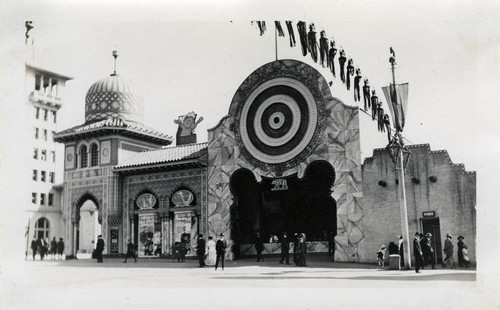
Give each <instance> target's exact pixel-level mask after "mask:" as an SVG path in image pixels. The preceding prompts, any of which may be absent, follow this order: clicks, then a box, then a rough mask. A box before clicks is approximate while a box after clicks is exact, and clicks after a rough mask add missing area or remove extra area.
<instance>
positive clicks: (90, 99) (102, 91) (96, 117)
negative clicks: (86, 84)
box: [85, 74, 143, 123]
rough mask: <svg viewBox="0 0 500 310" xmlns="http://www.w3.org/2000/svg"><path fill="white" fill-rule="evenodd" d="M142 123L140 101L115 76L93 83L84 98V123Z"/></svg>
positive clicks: (121, 79) (119, 78)
mask: <svg viewBox="0 0 500 310" xmlns="http://www.w3.org/2000/svg"><path fill="white" fill-rule="evenodd" d="M110 117H111V118H119V119H122V120H127V121H133V122H137V123H142V117H143V105H142V99H141V98H140V97H139V96H137V95H136V94H135V92H134V91H133V90H132V88H131V87H130V84H129V83H128V82H127V81H126V80H124V79H123V78H122V77H120V76H119V75H117V74H112V75H111V76H109V77H107V78H105V79H102V80H100V81H97V82H95V83H94V84H93V85H92V86H90V88H89V90H88V91H87V95H86V96H85V123H90V122H95V121H100V120H105V119H108V118H110Z"/></svg>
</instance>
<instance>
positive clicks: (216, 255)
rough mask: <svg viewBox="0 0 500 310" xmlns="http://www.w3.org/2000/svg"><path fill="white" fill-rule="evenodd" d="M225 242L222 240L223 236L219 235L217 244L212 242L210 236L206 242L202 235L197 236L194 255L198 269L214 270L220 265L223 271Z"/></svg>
mask: <svg viewBox="0 0 500 310" xmlns="http://www.w3.org/2000/svg"><path fill="white" fill-rule="evenodd" d="M226 248H227V242H226V240H224V234H222V233H221V234H220V235H219V239H218V240H217V242H215V241H214V240H213V237H212V236H209V237H208V242H206V241H205V238H204V236H203V235H202V234H200V235H199V236H198V242H197V244H196V255H197V256H198V262H199V267H205V266H214V265H215V270H217V268H218V267H219V263H220V264H221V268H222V270H224V256H225V254H226Z"/></svg>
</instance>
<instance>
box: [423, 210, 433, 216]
mask: <svg viewBox="0 0 500 310" xmlns="http://www.w3.org/2000/svg"><path fill="white" fill-rule="evenodd" d="M422 216H423V217H435V216H436V211H425V212H422Z"/></svg>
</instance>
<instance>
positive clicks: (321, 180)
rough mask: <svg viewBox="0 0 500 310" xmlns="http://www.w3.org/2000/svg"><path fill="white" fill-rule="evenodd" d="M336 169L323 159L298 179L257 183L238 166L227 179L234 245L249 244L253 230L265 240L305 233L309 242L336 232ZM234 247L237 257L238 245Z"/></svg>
mask: <svg viewBox="0 0 500 310" xmlns="http://www.w3.org/2000/svg"><path fill="white" fill-rule="evenodd" d="M334 182H335V171H334V169H333V167H332V166H331V165H330V164H329V163H328V162H325V161H316V162H313V163H311V164H310V165H309V166H308V167H307V169H306V172H305V174H304V178H302V179H299V178H298V177H297V175H296V174H294V175H290V176H287V177H284V178H266V177H263V179H262V181H261V182H260V183H257V181H256V180H255V177H254V175H253V173H252V172H251V171H250V170H247V169H239V170H237V171H235V172H234V173H233V175H232V176H231V180H230V186H231V193H232V194H233V196H234V204H233V205H232V206H231V228H232V239H233V241H234V242H235V244H236V245H241V244H251V243H253V240H254V239H253V238H254V236H255V234H256V232H260V234H261V235H262V236H263V237H264V238H265V239H267V238H268V236H271V235H276V236H280V235H281V234H282V232H284V231H286V232H288V234H289V235H291V234H293V233H305V234H306V237H307V240H308V241H324V240H326V239H327V235H328V233H329V232H332V233H333V234H334V235H335V234H336V232H337V218H336V217H337V208H336V202H335V200H334V199H333V198H332V197H331V187H332V185H333V184H334ZM234 248H235V253H234V254H235V255H236V256H237V255H238V254H239V253H238V248H239V247H237V246H236V247H234Z"/></svg>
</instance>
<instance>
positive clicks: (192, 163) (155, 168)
mask: <svg viewBox="0 0 500 310" xmlns="http://www.w3.org/2000/svg"><path fill="white" fill-rule="evenodd" d="M206 166H207V165H206V163H203V162H201V161H200V160H199V158H192V159H186V160H179V161H174V162H162V163H154V164H145V165H137V166H127V167H120V166H115V167H114V168H113V171H114V172H116V173H119V174H122V175H128V174H140V173H151V172H160V171H172V170H183V169H193V168H203V167H206Z"/></svg>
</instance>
